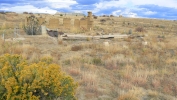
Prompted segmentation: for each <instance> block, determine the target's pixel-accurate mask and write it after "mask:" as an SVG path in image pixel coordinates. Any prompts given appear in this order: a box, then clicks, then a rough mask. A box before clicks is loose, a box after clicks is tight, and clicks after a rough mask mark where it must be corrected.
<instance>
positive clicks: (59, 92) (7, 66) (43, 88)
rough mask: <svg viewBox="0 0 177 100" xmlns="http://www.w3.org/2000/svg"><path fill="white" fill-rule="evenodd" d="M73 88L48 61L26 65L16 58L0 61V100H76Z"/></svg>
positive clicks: (22, 60) (17, 56)
mask: <svg viewBox="0 0 177 100" xmlns="http://www.w3.org/2000/svg"><path fill="white" fill-rule="evenodd" d="M76 88H77V83H75V82H74V80H73V79H72V78H71V77H70V76H67V75H66V74H65V73H63V72H62V71H61V70H60V67H59V66H58V65H56V64H52V60H51V59H47V58H44V59H41V60H40V61H39V62H38V63H32V64H28V63H27V61H26V60H24V59H23V58H21V57H20V56H19V55H10V54H6V55H4V56H1V57H0V100H43V99H44V100H53V99H60V100H75V99H76V97H75V90H76Z"/></svg>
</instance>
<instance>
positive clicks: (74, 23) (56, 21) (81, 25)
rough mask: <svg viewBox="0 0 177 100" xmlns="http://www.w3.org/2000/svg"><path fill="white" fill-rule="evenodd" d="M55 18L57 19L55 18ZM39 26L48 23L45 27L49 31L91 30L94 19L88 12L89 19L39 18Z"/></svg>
mask: <svg viewBox="0 0 177 100" xmlns="http://www.w3.org/2000/svg"><path fill="white" fill-rule="evenodd" d="M54 17H55V18H54ZM38 20H39V24H42V22H45V21H46V22H47V23H45V24H44V25H45V26H46V27H47V28H49V29H54V30H57V29H62V30H64V29H72V28H75V29H78V30H80V29H84V30H88V31H89V30H91V29H92V27H93V18H92V12H88V16H87V18H82V19H74V18H73V19H71V18H58V17H56V16H53V17H50V18H47V17H46V18H38ZM27 22H28V21H27V19H26V20H25V23H27Z"/></svg>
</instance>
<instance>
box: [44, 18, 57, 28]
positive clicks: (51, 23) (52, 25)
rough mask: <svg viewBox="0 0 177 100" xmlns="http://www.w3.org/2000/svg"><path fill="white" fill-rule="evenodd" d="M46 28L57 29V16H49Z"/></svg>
mask: <svg viewBox="0 0 177 100" xmlns="http://www.w3.org/2000/svg"><path fill="white" fill-rule="evenodd" d="M47 27H48V28H50V29H57V28H59V19H58V18H51V19H49V23H48V26H47Z"/></svg>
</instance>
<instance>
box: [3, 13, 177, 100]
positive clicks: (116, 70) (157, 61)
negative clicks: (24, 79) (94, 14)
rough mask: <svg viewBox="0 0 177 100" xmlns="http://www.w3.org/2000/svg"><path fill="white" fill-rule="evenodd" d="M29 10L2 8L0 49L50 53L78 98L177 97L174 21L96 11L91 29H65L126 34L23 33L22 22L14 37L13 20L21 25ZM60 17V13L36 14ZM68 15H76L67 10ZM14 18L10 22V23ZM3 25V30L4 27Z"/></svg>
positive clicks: (33, 55)
mask: <svg viewBox="0 0 177 100" xmlns="http://www.w3.org/2000/svg"><path fill="white" fill-rule="evenodd" d="M26 16H28V15H23V14H17V15H4V14H0V21H1V22H0V34H1V35H2V34H3V33H5V39H6V40H5V42H4V41H3V40H0V48H1V49H0V55H3V54H5V53H11V54H20V55H22V57H24V58H26V59H27V60H28V61H29V62H36V61H38V60H39V59H40V58H41V57H44V56H49V57H52V58H53V61H54V62H55V63H57V64H59V65H60V66H61V68H62V70H63V71H65V72H66V73H67V74H68V75H71V76H72V77H73V78H74V79H75V80H76V81H77V82H78V83H79V87H78V89H77V93H76V96H77V98H78V100H127V98H129V99H128V100H176V99H177V98H176V96H177V82H176V81H174V80H176V79H177V74H176V71H177V68H176V66H177V44H176V43H175V42H176V40H177V29H176V28H177V22H176V21H171V20H159V19H147V18H146V19H145V18H124V17H98V18H97V19H93V21H94V26H93V30H91V31H89V32H83V33H81V32H78V31H75V30H72V29H71V30H63V31H64V32H65V34H86V35H102V34H128V35H129V37H128V38H122V39H119V38H118V39H115V38H113V39H98V40H92V39H87V40H57V39H56V38H51V37H48V36H47V37H46V36H41V35H37V36H27V35H26V34H25V33H24V31H23V30H22V28H20V29H19V36H17V37H18V38H22V39H20V40H14V41H13V39H11V38H14V34H13V31H14V29H13V28H11V27H13V26H10V25H12V24H10V25H9V26H8V25H7V26H6V27H4V26H3V22H6V23H14V24H18V25H21V26H22V25H24V22H25V17H26ZM36 16H38V17H40V16H42V17H45V18H46V19H47V20H48V19H49V18H53V17H55V18H59V19H62V18H63V17H64V16H56V15H55V16H53V15H36ZM67 17H68V18H69V17H70V18H71V19H74V18H81V17H79V16H67ZM14 24H13V25H14ZM4 30H5V31H4ZM105 43H108V44H105Z"/></svg>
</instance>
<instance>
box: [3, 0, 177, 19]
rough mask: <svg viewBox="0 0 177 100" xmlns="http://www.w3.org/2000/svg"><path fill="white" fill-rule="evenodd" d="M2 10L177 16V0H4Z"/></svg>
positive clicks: (175, 17) (169, 17)
mask: <svg viewBox="0 0 177 100" xmlns="http://www.w3.org/2000/svg"><path fill="white" fill-rule="evenodd" d="M0 11H13V12H18V13H22V12H24V11H27V12H33V13H50V14H55V13H56V12H57V11H59V12H80V13H84V14H86V13H87V12H88V11H92V12H93V14H95V15H104V14H107V15H115V16H118V15H123V16H126V17H145V18H160V19H170V20H176V19H177V0H146V1H145V0H0Z"/></svg>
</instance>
